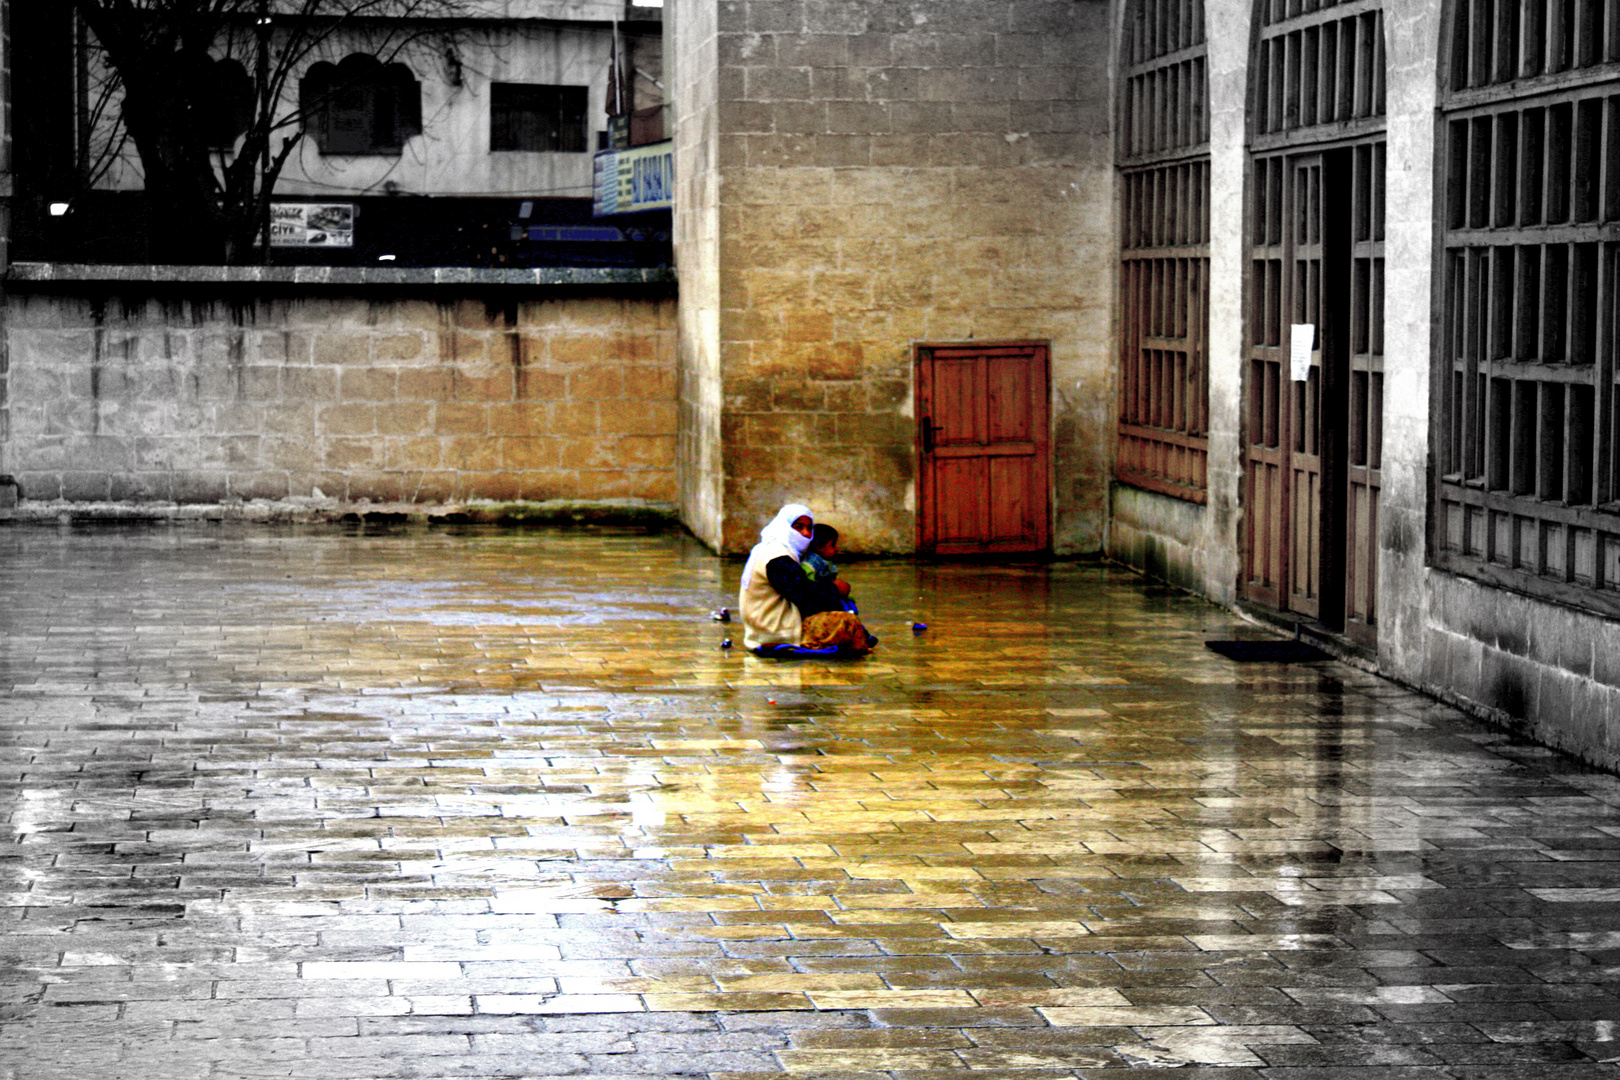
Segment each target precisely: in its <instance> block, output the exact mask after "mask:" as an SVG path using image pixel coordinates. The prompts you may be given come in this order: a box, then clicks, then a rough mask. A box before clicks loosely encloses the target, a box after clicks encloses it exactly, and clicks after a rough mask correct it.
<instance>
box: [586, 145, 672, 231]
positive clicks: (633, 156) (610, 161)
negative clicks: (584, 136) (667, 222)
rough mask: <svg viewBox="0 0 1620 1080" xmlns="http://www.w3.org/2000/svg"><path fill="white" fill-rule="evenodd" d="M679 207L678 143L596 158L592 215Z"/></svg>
mask: <svg viewBox="0 0 1620 1080" xmlns="http://www.w3.org/2000/svg"><path fill="white" fill-rule="evenodd" d="M674 205H675V144H674V143H673V142H667V141H666V142H658V143H650V144H648V145H646V146H631V147H627V148H625V149H623V150H603V151H601V152H600V153H598V154H597V155H596V175H595V197H594V199H593V200H592V202H591V213H592V214H594V215H596V216H597V217H602V216H603V215H605V214H629V213H633V212H635V211H637V210H663V209H667V208H669V207H672V206H674Z"/></svg>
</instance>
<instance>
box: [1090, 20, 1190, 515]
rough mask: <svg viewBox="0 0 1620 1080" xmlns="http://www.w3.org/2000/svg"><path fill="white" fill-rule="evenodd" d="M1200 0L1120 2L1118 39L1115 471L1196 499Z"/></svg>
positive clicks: (1138, 482)
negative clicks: (1120, 196)
mask: <svg viewBox="0 0 1620 1080" xmlns="http://www.w3.org/2000/svg"><path fill="white" fill-rule="evenodd" d="M1205 58H1206V47H1205V42H1204V0H1130V3H1129V4H1128V6H1127V9H1126V15H1125V32H1124V34H1123V36H1122V55H1121V58H1120V60H1121V63H1120V67H1121V71H1122V72H1123V82H1122V86H1123V92H1122V93H1121V95H1120V98H1121V101H1120V136H1119V140H1118V152H1117V163H1118V166H1119V169H1120V174H1121V175H1120V182H1121V188H1122V190H1123V206H1122V208H1121V209H1122V217H1123V222H1124V228H1123V229H1122V230H1121V233H1122V239H1121V247H1122V250H1121V253H1120V263H1121V265H1120V310H1121V316H1122V318H1121V344H1120V395H1119V449H1118V454H1117V456H1116V459H1115V467H1114V472H1115V476H1116V477H1117V478H1118V479H1119V480H1120V481H1121V482H1122V483H1126V484H1130V485H1132V486H1135V487H1141V488H1146V489H1148V490H1151V491H1158V492H1160V493H1162V494H1166V495H1172V496H1175V497H1177V498H1181V499H1188V500H1191V501H1193V502H1203V501H1204V499H1205V488H1206V483H1207V474H1208V464H1207V462H1208V456H1209V439H1208V436H1207V431H1208V426H1209V378H1208V342H1209V181H1210V178H1209V95H1208V73H1207V70H1206V59H1205Z"/></svg>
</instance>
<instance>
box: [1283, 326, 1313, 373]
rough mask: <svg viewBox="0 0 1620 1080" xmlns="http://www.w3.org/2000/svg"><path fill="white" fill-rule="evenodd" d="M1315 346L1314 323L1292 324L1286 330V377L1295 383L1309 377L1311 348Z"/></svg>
mask: <svg viewBox="0 0 1620 1080" xmlns="http://www.w3.org/2000/svg"><path fill="white" fill-rule="evenodd" d="M1315 344H1316V324H1315V323H1294V324H1293V325H1292V326H1290V327H1289V328H1288V377H1289V378H1291V379H1293V380H1294V381H1295V382H1304V381H1305V380H1306V379H1309V378H1310V377H1311V347H1312V346H1313V345H1315Z"/></svg>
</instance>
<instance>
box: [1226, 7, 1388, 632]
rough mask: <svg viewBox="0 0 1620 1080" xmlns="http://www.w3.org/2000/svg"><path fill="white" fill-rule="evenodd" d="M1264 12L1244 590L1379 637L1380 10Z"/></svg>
mask: <svg viewBox="0 0 1620 1080" xmlns="http://www.w3.org/2000/svg"><path fill="white" fill-rule="evenodd" d="M1257 15H1258V22H1259V23H1260V32H1259V35H1258V40H1257V45H1256V53H1255V56H1254V59H1253V63H1252V65H1251V70H1250V78H1251V87H1252V90H1253V95H1254V96H1253V103H1252V107H1251V109H1250V123H1251V130H1250V151H1251V158H1250V173H1249V230H1250V234H1249V267H1248V281H1247V287H1248V315H1247V328H1246V343H1245V349H1244V354H1245V361H1246V363H1245V370H1244V398H1245V400H1244V415H1243V424H1244V436H1243V447H1244V454H1243V465H1244V486H1243V499H1244V534H1243V551H1244V574H1243V580H1242V582H1241V586H1242V590H1243V593H1244V595H1245V596H1246V597H1248V598H1249V599H1251V600H1254V601H1257V602H1259V603H1261V604H1264V605H1266V606H1268V607H1273V608H1276V609H1277V610H1279V611H1283V612H1286V613H1289V614H1291V615H1292V616H1294V617H1296V618H1299V619H1301V620H1303V621H1312V622H1318V623H1320V624H1322V625H1324V626H1326V627H1328V628H1330V629H1332V630H1335V631H1339V632H1342V633H1344V634H1345V635H1346V636H1348V637H1350V638H1352V639H1354V640H1356V641H1359V642H1360V643H1362V644H1364V645H1367V646H1372V645H1374V644H1376V639H1377V611H1376V600H1377V578H1378V514H1379V492H1380V488H1381V485H1382V461H1381V457H1382V447H1383V397H1384V389H1383V387H1384V360H1383V352H1384V340H1383V339H1384V333H1383V327H1384V147H1385V142H1384V127H1385V121H1384V92H1385V91H1384V79H1385V75H1384V66H1385V63H1384V25H1383V12H1382V10H1381V9H1380V7H1379V5H1378V3H1376V2H1372V0H1343V2H1333V0H1320V2H1318V0H1259V7H1258V11H1257ZM1296 342H1297V343H1298V344H1297V346H1296V345H1295V343H1296Z"/></svg>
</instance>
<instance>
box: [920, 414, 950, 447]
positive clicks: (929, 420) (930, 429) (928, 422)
mask: <svg viewBox="0 0 1620 1080" xmlns="http://www.w3.org/2000/svg"><path fill="white" fill-rule="evenodd" d="M944 426H945V425H943V424H941V425H939V426H938V427H935V426H934V418H933V417H932V416H925V417H923V418H922V440H923V453H925V454H932V453H933V452H934V432H936V431H939V430H940V429H941V428H943V427H944Z"/></svg>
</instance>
